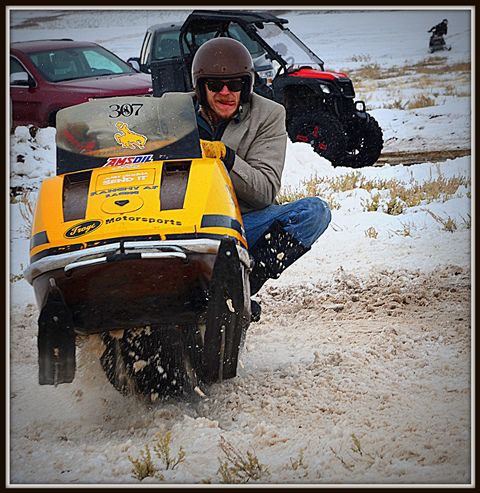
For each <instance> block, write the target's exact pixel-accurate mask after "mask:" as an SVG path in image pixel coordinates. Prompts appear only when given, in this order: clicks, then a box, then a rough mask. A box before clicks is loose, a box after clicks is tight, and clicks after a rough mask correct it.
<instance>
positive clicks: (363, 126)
mask: <svg viewBox="0 0 480 493" xmlns="http://www.w3.org/2000/svg"><path fill="white" fill-rule="evenodd" d="M368 117H369V118H368V120H358V124H357V126H356V128H355V129H354V131H353V132H352V134H351V135H349V136H348V139H347V150H346V153H345V155H344V156H342V157H341V158H340V159H339V160H338V161H337V162H333V163H332V164H333V165H334V166H350V167H352V168H363V167H364V166H372V165H373V164H375V163H376V162H377V159H378V158H379V156H380V153H381V152H382V149H383V132H382V129H381V128H380V125H379V124H378V122H377V121H376V120H375V118H373V117H372V116H370V115H368Z"/></svg>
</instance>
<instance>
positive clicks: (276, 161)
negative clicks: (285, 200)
mask: <svg viewBox="0 0 480 493" xmlns="http://www.w3.org/2000/svg"><path fill="white" fill-rule="evenodd" d="M190 94H191V95H192V97H193V96H194V95H195V93H194V92H192V93H190ZM222 142H223V143H224V144H225V145H227V146H228V147H230V148H231V149H233V150H234V151H235V161H234V163H233V168H232V170H231V171H230V178H231V179H232V183H233V186H234V188H235V192H236V194H237V198H238V203H239V205H240V210H241V212H248V211H252V210H257V209H263V208H264V207H267V206H269V205H271V204H273V202H274V200H275V196H276V195H277V193H278V191H279V190H280V181H281V178H282V171H283V166H284V164H285V152H286V148H287V131H286V127H285V108H284V107H283V106H282V105H281V104H279V103H276V102H275V101H272V100H270V99H267V98H264V97H263V96H259V95H258V94H255V93H253V94H252V97H251V100H250V102H249V103H247V104H243V105H242V108H241V110H240V118H239V121H238V122H237V121H235V119H232V120H231V121H230V123H229V124H228V125H227V128H226V129H225V132H224V133H223V136H222Z"/></svg>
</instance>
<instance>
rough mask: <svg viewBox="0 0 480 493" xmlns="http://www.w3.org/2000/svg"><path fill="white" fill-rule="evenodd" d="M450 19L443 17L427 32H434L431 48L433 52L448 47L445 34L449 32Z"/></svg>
mask: <svg viewBox="0 0 480 493" xmlns="http://www.w3.org/2000/svg"><path fill="white" fill-rule="evenodd" d="M447 30H448V20H447V19H443V21H442V22H440V23H439V24H437V25H436V26H433V27H431V28H430V29H429V30H428V31H427V32H429V33H432V35H431V36H430V42H429V48H430V51H431V52H434V51H437V50H443V49H445V48H446V44H445V39H444V38H443V36H445V35H446V34H447Z"/></svg>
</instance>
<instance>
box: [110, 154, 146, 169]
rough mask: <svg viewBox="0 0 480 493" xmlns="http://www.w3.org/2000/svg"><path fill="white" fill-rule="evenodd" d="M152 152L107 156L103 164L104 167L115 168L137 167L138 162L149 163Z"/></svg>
mask: <svg viewBox="0 0 480 493" xmlns="http://www.w3.org/2000/svg"><path fill="white" fill-rule="evenodd" d="M152 161H153V154H140V155H138V156H122V157H109V158H108V159H107V162H106V163H105V164H104V165H103V167H104V168H106V167H109V166H115V167H117V168H138V167H139V166H138V165H139V164H143V163H151V162H152Z"/></svg>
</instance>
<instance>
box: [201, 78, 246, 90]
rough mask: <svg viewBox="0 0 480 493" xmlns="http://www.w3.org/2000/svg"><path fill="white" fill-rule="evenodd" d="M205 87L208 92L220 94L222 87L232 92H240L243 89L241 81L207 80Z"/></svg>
mask: <svg viewBox="0 0 480 493" xmlns="http://www.w3.org/2000/svg"><path fill="white" fill-rule="evenodd" d="M205 85H206V86H207V87H208V89H209V91H212V92H220V91H221V90H222V89H223V86H227V89H228V90H229V91H232V92H240V91H241V90H242V88H243V80H239V79H235V80H225V81H223V80H207V82H206V83H205Z"/></svg>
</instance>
